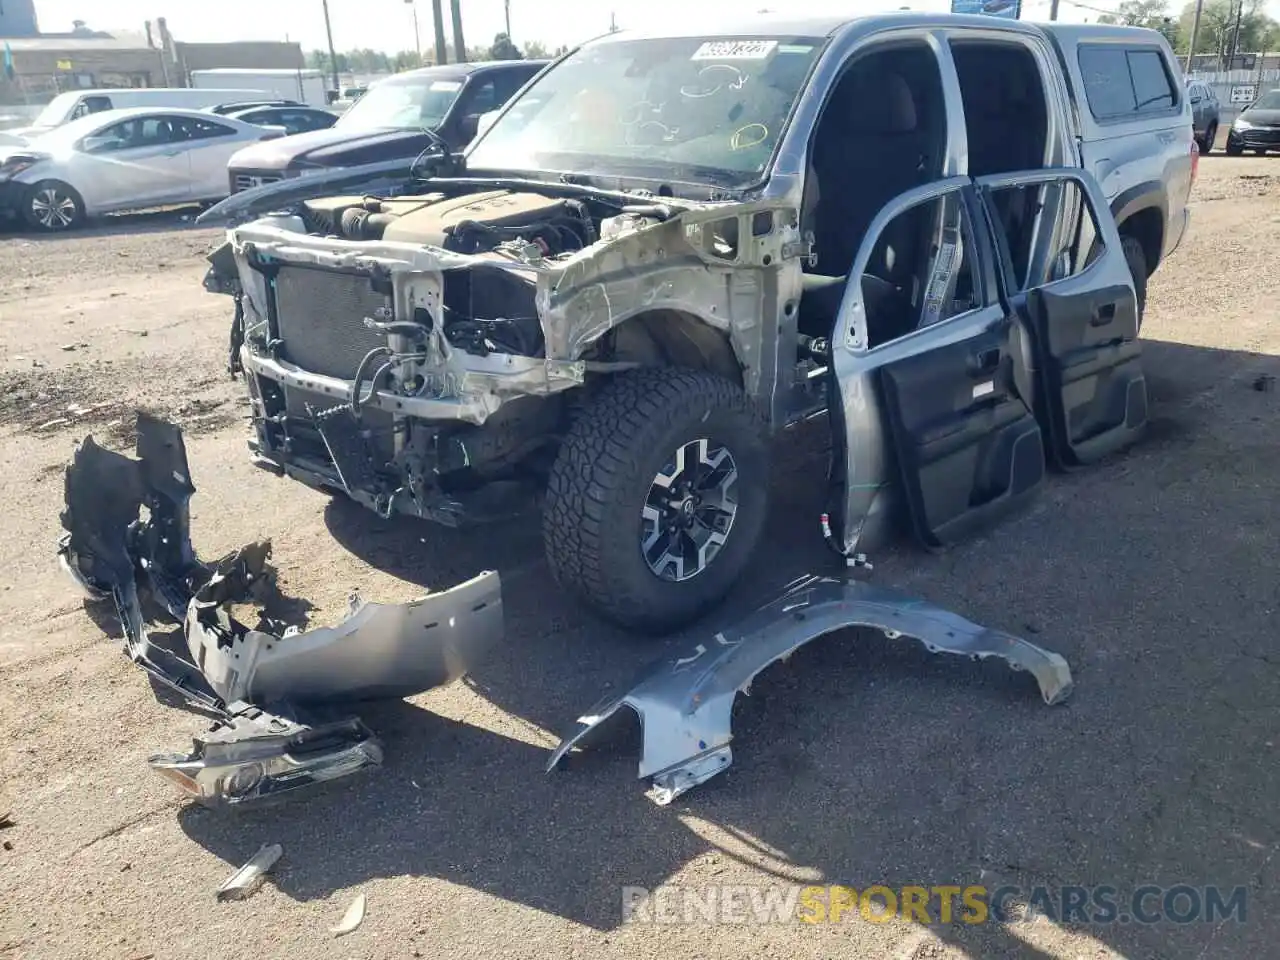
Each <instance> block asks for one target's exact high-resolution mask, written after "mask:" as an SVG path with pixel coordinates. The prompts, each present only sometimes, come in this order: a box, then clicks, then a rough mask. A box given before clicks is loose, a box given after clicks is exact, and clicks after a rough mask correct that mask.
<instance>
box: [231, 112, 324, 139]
mask: <svg viewBox="0 0 1280 960" xmlns="http://www.w3.org/2000/svg"><path fill="white" fill-rule="evenodd" d="M226 116H229V117H235V118H236V119H237V120H243V121H244V122H245V123H256V124H257V125H258V126H260V127H265V126H269V127H280V128H282V129H283V130H284V131H285V133H286V134H288V135H289V136H293V135H294V134H298V133H310V132H311V131H312V130H328V129H329V128H330V127H332V126H333V125H334V124H335V123H337V122H338V115H337V114H336V113H330V112H329V111H328V110H317V109H316V108H314V107H250V108H249V109H248V110H240V111H237V112H235V113H228V114H226Z"/></svg>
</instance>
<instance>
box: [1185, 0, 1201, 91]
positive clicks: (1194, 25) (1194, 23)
mask: <svg viewBox="0 0 1280 960" xmlns="http://www.w3.org/2000/svg"><path fill="white" fill-rule="evenodd" d="M1203 9H1204V0H1196V12H1195V13H1194V14H1193V15H1192V17H1191V42H1190V43H1189V44H1188V46H1187V66H1186V72H1187V73H1190V72H1191V58H1192V57H1194V56H1195V55H1196V39H1197V37H1198V36H1199V34H1200V12H1201V11H1202V10H1203Z"/></svg>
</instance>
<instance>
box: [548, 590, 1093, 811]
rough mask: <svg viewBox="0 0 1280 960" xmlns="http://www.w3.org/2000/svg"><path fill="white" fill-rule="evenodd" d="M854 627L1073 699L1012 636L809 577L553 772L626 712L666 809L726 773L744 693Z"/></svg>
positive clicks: (639, 699)
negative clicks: (1024, 675) (797, 655)
mask: <svg viewBox="0 0 1280 960" xmlns="http://www.w3.org/2000/svg"><path fill="white" fill-rule="evenodd" d="M850 627H867V628H871V629H874V630H879V631H881V632H882V633H883V634H884V635H885V636H887V637H889V638H890V639H897V638H899V637H904V636H905V637H912V638H914V639H916V640H919V641H920V642H921V643H923V644H924V646H925V648H926V649H927V650H928V651H929V652H930V653H953V654H959V655H961V656H967V657H970V658H972V659H975V660H981V659H985V658H987V657H999V658H1000V659H1002V660H1004V661H1005V662H1006V663H1008V664H1009V666H1010V667H1012V668H1013V669H1014V670H1017V671H1027V672H1028V673H1030V674H1031V675H1032V676H1033V677H1034V678H1035V681H1036V683H1037V684H1038V685H1039V688H1040V695H1041V697H1043V699H1044V702H1045V703H1047V704H1050V705H1052V704H1057V703H1061V702H1062V701H1063V700H1065V699H1066V698H1067V697H1068V696H1069V695H1070V694H1071V688H1072V680H1071V668H1070V667H1068V666H1067V661H1066V660H1064V659H1063V658H1062V657H1061V656H1060V655H1058V654H1056V653H1053V652H1051V651H1049V650H1045V649H1043V648H1041V647H1038V646H1036V645H1035V644H1033V643H1029V642H1028V641H1026V640H1023V639H1022V638H1020V637H1015V636H1013V635H1012V634H1008V633H1002V632H1001V631H999V630H990V629H988V628H986V627H983V626H979V625H978V624H976V623H973V622H971V621H969V620H966V619H965V618H964V617H961V616H959V615H958V614H955V613H952V612H950V611H949V610H944V609H942V608H941V607H937V606H934V605H933V604H931V603H929V602H928V601H925V600H920V599H917V598H915V597H911V596H907V595H906V594H902V593H899V592H897V591H895V590H888V589H885V588H884V587H878V586H874V585H872V584H869V583H865V582H862V581H857V580H844V579H836V578H831V577H817V576H809V577H803V578H801V579H799V580H797V581H795V582H794V583H793V584H791V585H790V586H789V587H788V588H787V589H786V591H785V592H784V593H783V594H782V595H781V596H780V597H778V598H777V599H776V600H773V601H772V602H770V603H768V604H766V605H764V606H763V607H761V608H760V609H759V610H757V611H756V612H755V613H753V614H752V615H751V616H749V617H747V618H746V619H745V620H743V621H742V622H741V623H739V624H737V625H735V626H733V627H731V628H728V629H725V630H721V631H719V632H717V633H715V634H713V635H712V636H710V637H705V638H702V639H700V640H697V641H694V642H692V643H690V644H689V645H688V647H687V649H684V650H681V651H679V652H678V653H677V654H675V655H674V656H672V657H670V658H667V659H664V660H662V661H659V662H658V663H655V664H654V665H652V666H651V667H650V668H649V669H648V670H647V671H646V672H645V673H644V674H643V675H642V677H641V678H640V680H639V681H638V682H637V683H636V684H635V685H634V686H633V687H631V689H630V690H628V691H627V692H625V693H623V694H621V695H612V696H608V697H605V698H604V699H603V700H601V701H600V702H599V703H597V704H596V705H595V706H594V707H592V709H591V710H589V711H588V712H587V713H586V714H584V715H583V716H581V717H579V718H578V722H577V727H576V728H575V729H574V730H573V732H571V733H570V734H568V735H567V736H566V737H564V739H563V740H562V741H561V742H560V745H559V746H558V747H557V748H556V749H555V751H554V752H553V753H552V754H551V759H550V761H549V763H548V764H547V770H548V771H550V770H553V769H555V767H556V766H557V765H558V764H559V763H560V761H561V760H563V759H564V757H565V756H566V755H567V754H568V753H569V751H570V750H572V749H573V748H574V747H575V746H577V745H578V744H579V743H580V742H581V741H582V740H583V739H584V738H586V737H587V735H588V734H590V733H591V732H592V731H593V730H595V729H596V728H597V727H599V726H600V725H601V724H602V723H604V721H606V720H608V719H609V718H610V717H611V716H613V715H614V714H615V713H617V712H618V710H619V709H621V708H622V707H624V706H625V707H629V708H630V709H631V710H633V711H634V712H635V713H636V714H637V715H638V716H639V717H640V727H641V734H642V746H641V755H640V772H639V776H640V777H641V778H642V779H643V778H652V780H653V787H652V789H651V790H650V791H649V793H648V796H649V797H650V799H652V800H653V801H654V802H656V803H658V804H661V805H665V804H668V803H670V802H671V801H672V800H674V799H675V798H676V797H678V796H680V794H682V793H684V792H685V791H686V790H689V789H691V788H693V787H696V786H697V785H698V784H700V783H704V782H706V781H707V780H709V779H710V778H711V777H714V776H715V775H716V774H718V773H723V772H724V771H725V770H726V769H728V767H729V764H730V763H731V762H732V760H733V754H732V751H731V749H730V747H729V742H730V741H731V740H732V739H733V734H732V732H731V731H730V725H729V722H730V715H731V712H732V709H733V701H734V699H735V698H736V697H737V695H738V693H740V692H746V691H747V689H748V688H749V687H750V685H751V681H752V680H753V679H755V677H756V676H757V675H758V674H759V673H760V672H761V671H763V670H764V669H765V668H766V667H768V666H769V665H771V664H773V663H774V662H776V661H778V660H785V659H786V658H787V657H789V656H790V655H791V654H792V653H794V652H795V651H796V650H797V649H799V648H800V647H802V646H804V645H805V644H807V643H809V642H810V641H813V640H816V639H818V638H819V637H822V636H825V635H827V634H829V633H833V632H835V631H837V630H844V629H847V628H850Z"/></svg>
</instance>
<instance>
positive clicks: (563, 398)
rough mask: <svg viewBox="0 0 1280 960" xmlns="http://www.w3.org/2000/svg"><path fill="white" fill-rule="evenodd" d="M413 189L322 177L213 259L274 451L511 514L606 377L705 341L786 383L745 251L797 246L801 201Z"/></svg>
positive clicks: (366, 490) (444, 519) (408, 492)
mask: <svg viewBox="0 0 1280 960" xmlns="http://www.w3.org/2000/svg"><path fill="white" fill-rule="evenodd" d="M314 179H316V180H320V179H323V178H320V177H317V178H314ZM277 186H278V185H271V186H268V187H265V188H259V189H258V190H255V191H246V192H243V193H240V194H237V195H235V196H234V197H233V198H231V201H228V203H243V202H244V201H245V198H247V197H249V196H250V195H251V194H255V193H259V192H269V191H271V190H272V188H273V187H277ZM288 188H289V189H291V190H294V191H297V190H298V186H297V184H296V183H295V184H289V185H288ZM535 188H536V189H535ZM412 190H413V191H414V192H412V193H406V192H403V190H400V191H397V190H384V191H382V192H381V194H380V195H376V196H375V195H372V194H360V193H356V192H349V193H345V194H338V195H332V196H323V195H321V196H316V195H314V194H322V193H323V190H322V189H317V190H315V191H314V192H313V194H312V195H310V196H306V197H302V198H300V199H297V200H295V201H293V202H292V203H282V204H281V209H279V210H277V211H275V212H272V213H270V214H268V215H267V216H265V217H262V218H260V219H258V220H253V221H251V222H249V223H246V224H243V225H240V226H233V227H232V228H231V229H230V230H229V231H228V240H227V243H226V244H224V245H223V246H222V247H220V248H219V249H218V250H217V251H215V252H214V253H213V254H212V255H211V256H210V261H211V263H212V264H213V268H212V270H211V271H210V274H209V277H208V278H207V279H206V288H207V289H210V290H213V291H216V292H222V293H227V294H231V295H232V296H234V298H235V301H236V317H235V322H234V324H233V329H232V334H231V343H230V369H231V371H232V373H233V374H243V375H244V376H245V379H246V382H247V384H248V388H249V393H250V397H251V399H252V401H253V414H254V416H253V420H254V426H255V434H256V436H255V438H254V439H253V441H252V443H251V446H252V449H253V452H254V456H255V460H256V462H257V463H258V464H259V465H261V466H263V467H265V468H268V469H271V470H273V471H275V472H277V473H283V474H287V475H289V476H292V477H294V478H295V479H299V480H302V481H303V482H306V483H308V484H310V485H312V486H316V487H320V488H328V489H334V490H338V491H342V492H345V493H346V494H347V495H349V496H351V497H352V498H353V499H355V500H357V501H358V502H361V503H363V504H364V505H366V506H368V507H370V508H372V509H374V510H376V511H378V512H379V513H380V514H382V515H384V516H390V515H391V514H393V513H398V512H399V513H409V514H412V515H415V516H420V517H425V518H428V519H432V520H435V521H437V522H441V523H445V524H450V525H453V524H457V523H460V522H463V521H464V520H467V519H481V520H483V519H497V518H502V517H506V516H510V515H511V514H512V513H513V512H518V511H519V510H521V509H523V507H524V506H526V505H527V494H528V493H530V492H531V490H532V489H534V488H536V485H537V483H538V482H539V480H540V479H541V478H542V477H543V476H545V472H546V469H547V467H548V464H549V461H550V459H551V458H553V457H554V453H555V449H556V444H557V441H558V438H559V436H560V435H561V434H562V433H563V431H564V429H565V428H566V423H567V418H568V414H569V403H570V400H569V396H570V395H568V394H566V391H569V390H571V389H572V388H576V387H582V386H584V385H585V384H586V383H587V381H588V379H589V377H590V376H594V375H597V374H608V373H613V372H618V371H621V370H626V369H630V368H632V367H638V366H645V365H654V364H661V363H663V362H667V361H669V360H670V359H671V357H672V355H673V354H674V355H676V356H679V355H680V353H682V352H683V353H684V354H685V355H686V356H688V357H689V358H690V359H691V360H692V361H693V362H691V363H689V364H688V365H690V366H701V367H704V368H705V367H710V368H712V369H719V370H721V371H723V372H724V373H725V374H726V375H728V376H730V377H732V378H734V379H739V380H742V381H743V382H744V386H746V387H748V389H750V388H752V387H758V386H760V385H762V383H763V382H767V380H766V381H761V377H764V376H766V375H767V371H766V370H765V369H764V368H762V367H761V365H760V364H759V362H758V358H759V354H760V347H759V337H760V335H761V330H760V323H761V316H762V314H763V312H764V310H765V306H766V293H767V291H766V289H765V288H766V284H765V282H764V281H763V279H762V278H761V277H760V276H759V271H752V270H747V271H744V270H743V267H744V266H753V265H759V266H769V265H771V264H773V262H774V261H776V260H778V259H780V254H781V246H780V244H781V241H782V240H783V238H784V237H786V236H788V235H789V233H790V232H791V231H790V227H791V226H792V225H791V224H790V223H789V222H787V221H784V220H783V219H782V218H783V216H784V214H783V213H782V212H781V211H775V210H772V209H768V210H763V211H761V210H754V209H752V205H750V204H743V203H741V202H739V203H735V204H733V205H732V213H728V208H727V207H725V206H723V205H720V204H716V203H702V202H697V201H691V200H687V199H677V198H673V197H667V196H662V197H656V196H653V195H651V194H640V195H633V194H623V193H615V192H611V191H606V190H598V189H594V188H590V189H589V188H576V187H574V186H573V185H571V184H561V183H547V184H542V183H536V184H535V183H532V182H529V181H476V182H473V181H467V180H463V179H453V178H443V179H436V180H428V181H421V182H416V183H413V184H412ZM295 195H296V194H295ZM260 209H261V208H260ZM216 212H217V208H214V210H213V211H211V213H216ZM206 216H207V215H206ZM784 225H785V226H784ZM750 236H754V238H755V239H754V240H752V242H751V243H748V242H746V241H747V238H748V237H750ZM740 238H741V242H740ZM775 269H776V267H775ZM768 272H769V273H772V272H773V271H768ZM633 317H636V318H637V320H636V322H635V323H632V324H626V323H625V322H626V321H627V320H629V319H631V318H633ZM655 321H656V322H655ZM624 324H625V326H624ZM620 328H621V329H620ZM748 332H749V334H750V336H747V335H746V334H747V333H748ZM482 488H484V490H485V492H484V494H483V496H481V497H479V498H477V496H476V495H477V493H478V492H479V491H480V490H481V489H482Z"/></svg>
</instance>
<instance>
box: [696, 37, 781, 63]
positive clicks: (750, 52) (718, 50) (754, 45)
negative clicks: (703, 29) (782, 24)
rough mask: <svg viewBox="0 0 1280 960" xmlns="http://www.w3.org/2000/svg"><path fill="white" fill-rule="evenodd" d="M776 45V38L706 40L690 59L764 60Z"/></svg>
mask: <svg viewBox="0 0 1280 960" xmlns="http://www.w3.org/2000/svg"><path fill="white" fill-rule="evenodd" d="M777 46H778V41H777V40H708V41H707V42H706V43H704V44H703V45H702V46H700V47H699V48H698V49H697V50H695V51H694V52H693V56H692V57H690V59H691V60H764V59H765V58H767V57H768V56H769V54H771V53H773V51H774V49H775V48H776V47H777Z"/></svg>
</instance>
